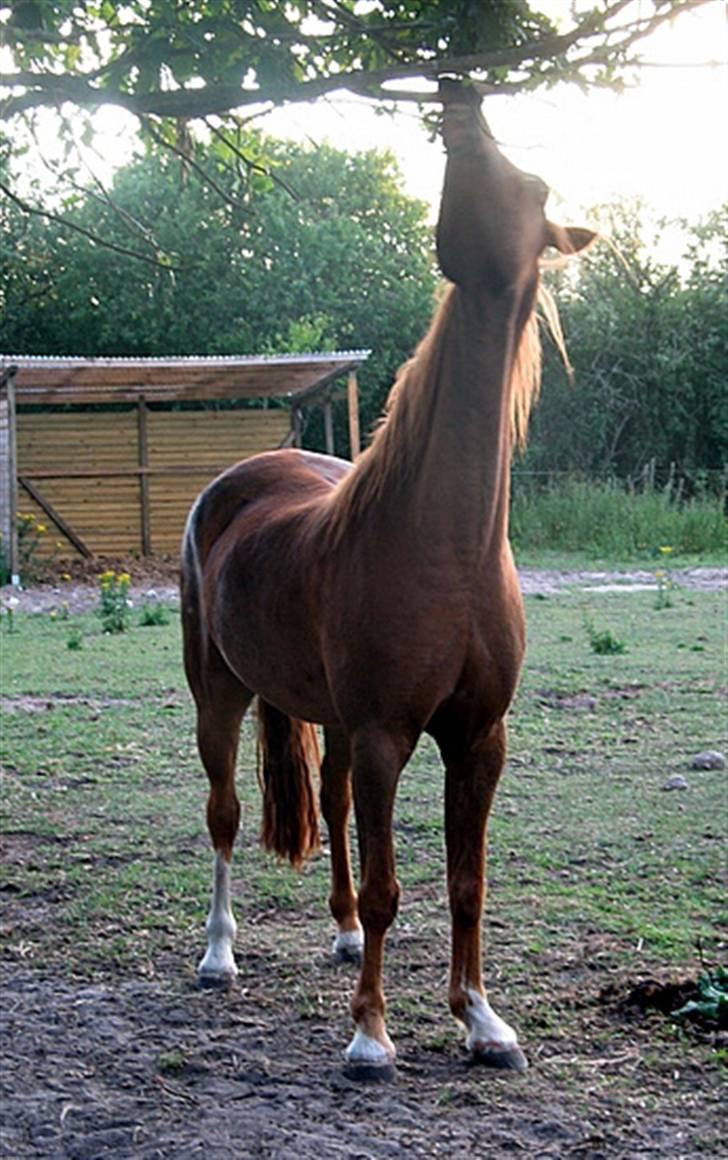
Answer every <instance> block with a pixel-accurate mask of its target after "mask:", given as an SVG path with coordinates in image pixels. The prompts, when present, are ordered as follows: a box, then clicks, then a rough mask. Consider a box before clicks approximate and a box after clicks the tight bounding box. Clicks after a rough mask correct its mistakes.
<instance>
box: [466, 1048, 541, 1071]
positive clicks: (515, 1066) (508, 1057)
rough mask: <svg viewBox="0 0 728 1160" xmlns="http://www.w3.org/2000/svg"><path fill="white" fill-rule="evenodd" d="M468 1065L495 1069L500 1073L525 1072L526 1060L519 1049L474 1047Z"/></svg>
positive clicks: (526, 1067)
mask: <svg viewBox="0 0 728 1160" xmlns="http://www.w3.org/2000/svg"><path fill="white" fill-rule="evenodd" d="M470 1063H471V1065H472V1066H474V1067H475V1066H477V1067H497V1068H499V1069H500V1070H501V1071H527V1069H528V1060H527V1059H526V1057H525V1055H524V1054H523V1052H522V1051H521V1049H520V1047H518V1046H515V1045H514V1046H513V1047H476V1048H474V1049H473V1052H472V1054H471V1056H470Z"/></svg>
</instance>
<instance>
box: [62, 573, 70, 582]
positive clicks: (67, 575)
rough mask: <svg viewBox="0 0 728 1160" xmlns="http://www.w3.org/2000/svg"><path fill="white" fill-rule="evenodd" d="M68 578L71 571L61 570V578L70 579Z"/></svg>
mask: <svg viewBox="0 0 728 1160" xmlns="http://www.w3.org/2000/svg"><path fill="white" fill-rule="evenodd" d="M70 579H71V573H70V572H62V573H61V580H70Z"/></svg>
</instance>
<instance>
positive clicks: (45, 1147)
mask: <svg viewBox="0 0 728 1160" xmlns="http://www.w3.org/2000/svg"><path fill="white" fill-rule="evenodd" d="M292 934H293V936H294V937H295V939H296V941H297V943H298V953H300V954H311V953H312V948H311V946H310V945H309V942H310V928H308V929H307V928H305V927H304V926H303V925H302V926H301V927H299V928H298V929H297V930H294V931H293V932H292ZM393 943H394V946H393V948H392V949H393V951H394V952H395V953H396V950H397V947H396V940H393ZM251 949H252V948H251ZM399 949H400V951H401V950H402V947H400V948H399ZM312 961H313V962H314V963H315V968H316V972H317V973H318V977H319V983H318V988H319V992H320V998H321V999H324V1000H325V1001H326V1002H328V1001H329V1000H330V999H331V998H332V996H331V995H327V991H331V990H332V988H333V989H335V990H336V989H338V991H339V992H341V991H342V983H343V984H344V986H345V988H346V990H347V991H348V988H349V986H350V981H351V980H350V977H349V973H348V972H347V977H346V979H345V980H341V981H339V980H338V979H337V978H336V976H335V972H336V970H337V969H336V968H334V967H333V966H331V964H330V963H328V962H327V961H326V960H325V958H324V955H323V954H321V953H320V952H319V954H318V956H316V954H315V953H314V954H313V960H312ZM413 965H416V961H415V964H413ZM420 965H421V964H420ZM169 966H170V974H169V976H168V978H167V980H166V981H165V980H164V979H163V978H156V979H151V980H149V979H132V978H129V977H128V976H127V977H123V976H122V975H120V976H119V977H115V978H110V979H108V980H104V981H102V982H93V983H90V982H89V981H88V980H85V981H83V980H74V979H73V975H72V971H71V972H69V973H68V974H67V975H64V974H63V973H59V972H58V971H56V972H54V973H53V974H52V975H51V974H50V973H49V974H48V975H47V976H44V975H43V973H42V971H39V970H38V969H35V970H31V969H23V968H22V967H21V966H15V967H14V968H10V969H8V968H7V967H6V968H4V969H3V970H2V972H1V973H0V986H1V988H2V1006H1V1008H0V1033H1V1034H2V1043H3V1060H2V1063H3V1067H2V1069H1V1070H0V1109H1V1110H2V1117H1V1119H0V1124H1V1125H2V1126H0V1155H2V1156H4V1157H8V1158H9V1157H13V1158H16V1157H17V1158H21V1157H33V1158H56V1157H58V1158H69V1160H96V1158H97V1157H114V1158H119V1160H153V1158H160V1157H161V1158H174V1160H177V1158H186V1157H195V1156H200V1157H202V1156H204V1157H205V1158H206V1160H208V1158H211V1157H212V1158H220V1160H223V1158H224V1160H229V1158H233V1157H235V1158H239V1157H244V1158H247V1157H266V1158H271V1160H272V1158H275V1160H324V1158H328V1157H342V1158H343V1157H346V1158H349V1160H371V1158H378V1160H379V1158H381V1160H391V1158H393V1160H405V1157H413V1156H414V1157H438V1156H447V1157H451V1158H459V1157H464V1156H468V1157H470V1156H473V1157H486V1156H487V1157H496V1158H498V1157H511V1156H524V1157H569V1158H572V1160H606V1158H610V1160H611V1158H613V1157H618V1158H624V1160H627V1158H630V1160H631V1158H633V1157H660V1158H665V1157H670V1158H671V1160H679V1158H681V1157H682V1158H685V1160H688V1158H692V1157H696V1156H700V1155H712V1156H718V1155H719V1154H720V1147H719V1145H718V1140H719V1132H720V1126H719V1125H720V1109H719V1106H718V1099H719V1097H718V1095H717V1094H716V1092H715V1090H714V1085H709V1086H707V1087H706V1083H705V1077H704V1076H703V1074H702V1071H701V1068H700V1066H699V1065H698V1064H697V1062H696V1060H695V1059H693V1060H692V1062H691V1052H690V1050H689V1048H688V1047H687V1045H686V1044H683V1045H682V1046H679V1045H677V1044H675V1045H674V1046H671V1045H670V1044H669V1041H666V1039H665V1035H664V1031H663V1030H661V1027H660V1025H664V1024H665V1020H664V1017H663V1016H661V1015H657V1014H655V1013H652V1014H651V1015H650V1014H647V1013H645V1012H644V1011H639V1010H629V1009H627V1008H625V1006H624V1002H623V999H624V996H621V997H619V995H618V990H617V992H615V993H614V994H609V993H605V994H604V995H603V996H602V997H601V998H600V999H599V1000H598V1001H596V1002H595V1001H594V1000H593V999H590V1000H588V1001H584V1002H583V1003H582V1004H581V1010H580V1011H579V1016H578V1026H577V1038H575V1039H574V1040H573V1041H567V1042H565V1041H564V1038H563V1034H562V1036H561V1037H559V1034H558V1030H557V1028H556V1027H554V1028H553V1029H552V1030H551V1031H550V1032H549V1031H544V1032H543V1033H542V1036H541V1037H540V1042H538V1043H531V1044H530V1045H529V1046H530V1054H531V1060H532V1063H533V1067H532V1069H531V1070H530V1071H529V1072H527V1073H526V1074H525V1075H514V1074H512V1073H506V1074H502V1073H494V1072H486V1071H483V1070H480V1069H472V1068H469V1067H468V1066H467V1064H466V1062H465V1056H464V1053H463V1052H462V1051H461V1050H460V1049H459V1047H458V1043H457V1037H456V1035H455V1034H453V1035H452V1036H451V1037H449V1039H448V1042H447V1045H442V1044H441V1045H436V1044H433V1043H431V1044H430V1046H429V1048H428V1047H426V1046H425V1045H424V1044H423V1042H420V1043H416V1042H413V1038H414V1037H413V1034H412V1032H411V1031H410V1032H409V1033H407V1031H406V1030H405V1028H404V1027H400V1026H399V1025H400V1023H401V1020H395V1021H394V1022H395V1024H396V1025H397V1026H396V1029H397V1030H399V1031H400V1034H399V1036H398V1041H399V1048H400V1058H399V1066H398V1076H397V1079H396V1080H395V1081H394V1082H393V1083H390V1084H387V1085H378V1084H371V1085H367V1084H357V1083H354V1082H352V1081H350V1080H348V1079H347V1078H346V1077H345V1076H344V1073H343V1070H342V1068H341V1062H340V1060H341V1054H340V1049H341V1046H342V1044H343V1043H344V1042H345V1039H344V1038H343V1037H344V1035H345V1034H347V1032H348V1027H347V1022H348V1021H347V1020H346V1018H345V1014H344V1011H343V1009H342V1004H341V1002H339V1003H337V1002H336V1001H334V1003H333V1006H334V1011H333V1013H332V1012H327V1011H325V1010H322V1011H321V1012H320V1013H317V1014H315V1015H309V1016H308V1017H302V1016H301V1014H300V1012H297V1011H295V1010H293V1011H289V1010H287V1005H286V996H285V989H284V988H283V987H281V985H280V982H279V981H278V976H277V973H276V972H277V969H278V968H279V967H280V963H277V962H276V954H275V952H272V951H271V953H270V954H266V953H265V947H264V946H257V953H256V950H254V951H253V953H252V954H250V955H246V956H245V962H244V968H243V972H244V973H243V975H242V976H241V977H242V979H243V980H244V981H243V982H242V983H240V984H239V985H238V986H237V987H236V989H234V990H233V991H231V992H229V993H216V992H209V991H199V990H196V989H195V988H194V985H193V981H192V978H191V976H189V977H188V976H185V975H184V974H183V972H182V971H181V970H180V964H179V963H177V964H176V965H175V967H174V969H173V967H172V964H171V963H170V964H169ZM404 969H406V968H405V967H404V964H401V965H400V967H399V968H396V969H395V972H394V973H395V974H398V973H400V971H402V970H404ZM304 970H305V971H306V972H308V968H304ZM339 970H340V969H339ZM575 994H576V992H574V993H573V994H572V999H571V1001H572V1002H574V1001H576V1000H575ZM443 998H444V996H443ZM553 999H554V1004H555V1006H554V1008H553V1011H552V1012H551V1013H550V1014H551V1015H556V1016H557V1017H558V1010H559V1006H560V1005H563V1002H564V994H563V993H561V994H559V993H558V992H557V993H556V994H555V995H554V996H553ZM337 1006H338V1008H339V1009H338V1011H337V1010H336V1008H337ZM562 1010H563V1006H562ZM425 1018H426V1013H425ZM569 1021H570V1023H571V1025H572V1026H573V1025H574V1016H573V1012H572V1013H571V1014H570V1016H569ZM711 1086H712V1090H711Z"/></svg>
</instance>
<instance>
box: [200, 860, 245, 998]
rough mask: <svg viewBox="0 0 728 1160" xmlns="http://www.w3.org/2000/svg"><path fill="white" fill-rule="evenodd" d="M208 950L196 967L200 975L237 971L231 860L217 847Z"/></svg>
mask: <svg viewBox="0 0 728 1160" xmlns="http://www.w3.org/2000/svg"><path fill="white" fill-rule="evenodd" d="M205 929H206V930H207V950H206V951H205V955H204V958H203V959H202V961H201V962H200V965H199V967H198V968H197V973H198V974H199V975H207V976H208V977H209V976H219V977H226V976H227V977H229V976H230V975H237V973H238V968H237V966H236V965H235V957H234V955H233V943H234V941H235V934H236V931H237V923H236V922H235V919H234V918H233V912H232V907H231V905H230V863H229V862H228V861H227V860H226V859H225V858H224V857H223V855H222V854H221V853H220V852H219V851H217V852H216V853H215V862H214V869H213V878H212V905H211V906H210V913H209V915H208V917H207V923H206V926H205Z"/></svg>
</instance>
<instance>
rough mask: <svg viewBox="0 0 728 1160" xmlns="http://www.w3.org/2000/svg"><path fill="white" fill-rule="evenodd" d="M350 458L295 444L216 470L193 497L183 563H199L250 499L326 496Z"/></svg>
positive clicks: (295, 500) (293, 500)
mask: <svg viewBox="0 0 728 1160" xmlns="http://www.w3.org/2000/svg"><path fill="white" fill-rule="evenodd" d="M350 469H351V463H349V462H348V461H347V460H344V459H338V458H336V457H335V456H333V455H321V454H318V453H317V452H314V451H299V450H294V449H286V450H278V451H265V452H262V453H261V454H260V455H253V456H251V457H250V458H249V459H244V460H242V461H241V462H240V463H236V464H235V465H234V466H232V467H230V468H228V469H227V471H224V472H223V473H222V474H221V475H218V476H217V478H216V479H214V480H213V481H212V482H211V483H209V484H208V485H207V487H206V488H205V489H204V490H203V491H202V492H201V493H200V495H199V496H198V497H197V499H196V501H195V503H194V505H193V507H192V509H191V511H190V514H189V517H188V520H187V526H186V528H185V534H184V539H183V546H182V568H183V573H184V571H185V566H186V564H187V566H189V561H190V559H191V557H194V558H195V559H196V560H197V561H198V564H203V563H204V561H205V560H206V559H207V557H208V555H209V552H210V549H211V548H212V546H213V545H214V544H215V543H216V542H217V541H218V540H219V538H220V536H221V535H222V534H223V533H224V532H225V531H226V529H227V528H228V527H229V526H230V525H231V523H232V522H233V521H234V520H235V519H236V517H237V516H238V515H239V514H240V513H241V512H242V511H243V510H244V509H245V508H246V507H248V506H249V505H250V504H254V503H255V504H260V503H261V502H264V501H269V502H271V503H272V504H273V505H278V506H280V507H284V506H285V505H293V504H295V505H298V504H303V503H305V502H306V501H310V500H314V499H315V498H316V497H317V496H324V495H326V494H327V493H328V492H330V490H331V489H332V488H333V487H335V486H336V484H337V483H338V482H339V481H340V480H341V479H343V478H344V476H345V475H346V474H347V473H348V472H349V470H350Z"/></svg>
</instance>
